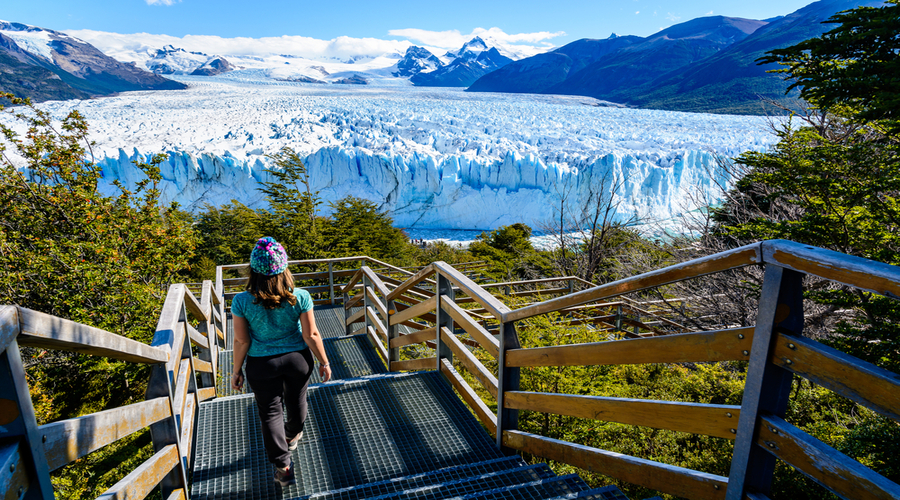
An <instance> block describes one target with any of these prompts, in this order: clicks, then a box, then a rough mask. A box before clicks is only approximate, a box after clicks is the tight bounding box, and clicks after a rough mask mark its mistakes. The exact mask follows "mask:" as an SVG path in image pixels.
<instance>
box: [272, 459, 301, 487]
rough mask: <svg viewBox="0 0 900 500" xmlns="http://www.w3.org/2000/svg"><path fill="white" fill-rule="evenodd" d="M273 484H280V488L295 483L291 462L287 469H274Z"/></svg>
mask: <svg viewBox="0 0 900 500" xmlns="http://www.w3.org/2000/svg"><path fill="white" fill-rule="evenodd" d="M275 482H276V483H278V484H280V485H281V486H288V485H291V484H296V483H297V479H296V478H295V477H294V463H293V462H291V465H290V466H288V468H287V469H282V468H280V467H275Z"/></svg>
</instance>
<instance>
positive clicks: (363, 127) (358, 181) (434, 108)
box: [0, 70, 774, 229]
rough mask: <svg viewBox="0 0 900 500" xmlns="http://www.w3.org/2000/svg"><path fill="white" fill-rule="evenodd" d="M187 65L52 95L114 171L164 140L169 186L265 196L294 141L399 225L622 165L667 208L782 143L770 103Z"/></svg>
mask: <svg viewBox="0 0 900 500" xmlns="http://www.w3.org/2000/svg"><path fill="white" fill-rule="evenodd" d="M178 79H179V80H181V81H183V82H184V83H187V84H188V85H189V88H188V89H187V90H183V91H155V92H126V93H122V94H120V95H117V96H114V97H107V98H103V99H91V100H86V101H75V100H73V101H56V102H47V103H43V104H41V107H42V108H44V109H45V110H47V111H48V112H49V113H51V115H53V116H55V117H62V116H64V115H65V114H66V113H68V112H70V111H73V110H77V111H79V112H80V113H81V114H82V115H84V116H85V117H86V119H87V121H88V123H89V126H90V134H91V139H93V140H94V141H96V145H95V146H94V147H93V149H92V150H93V152H94V154H95V155H96V158H95V160H96V161H97V162H98V163H99V164H100V165H102V167H103V172H104V178H105V179H106V181H107V182H112V181H114V180H119V181H121V182H123V183H124V185H126V186H129V187H130V186H134V183H135V182H137V181H138V180H139V179H140V178H141V177H142V175H143V174H142V173H141V172H140V171H139V170H138V169H136V168H135V167H134V165H133V162H134V161H135V160H137V159H145V160H146V159H148V158H149V157H151V156H152V155H154V154H157V153H166V154H168V155H169V158H168V160H167V161H166V162H165V163H164V164H163V165H162V174H163V177H164V182H163V184H162V185H161V186H160V188H161V190H162V193H163V197H164V198H165V199H166V200H171V201H178V202H179V203H180V204H182V205H183V206H185V207H187V208H189V209H191V210H199V209H202V208H203V206H204V205H206V204H209V205H214V206H218V205H222V204H225V203H228V202H230V201H231V200H233V199H234V200H237V201H240V202H241V203H244V204H246V205H248V206H251V207H264V206H265V200H264V199H263V198H262V195H261V193H260V192H259V191H258V189H257V188H258V187H259V182H260V181H265V180H267V179H268V177H267V175H268V174H267V171H266V168H269V167H270V166H271V163H272V162H271V160H270V159H269V158H268V155H271V154H274V153H277V152H278V151H279V150H280V149H281V148H283V147H291V148H293V149H294V150H295V151H296V152H297V153H298V154H299V155H300V156H301V157H302V158H304V162H305V164H306V165H307V167H308V169H309V172H310V174H311V179H312V184H313V188H314V189H315V190H317V191H319V194H320V196H321V197H322V198H323V199H324V200H326V201H336V200H338V199H341V198H343V197H344V196H347V195H354V196H358V197H361V198H366V199H369V200H372V201H374V202H375V203H376V204H378V205H379V206H380V207H381V208H382V209H385V210H387V211H389V212H390V214H391V215H392V216H393V218H394V220H395V222H396V224H397V225H398V226H400V227H415V228H435V229H493V228H496V227H498V226H500V225H507V224H511V223H515V222H525V223H527V224H529V225H531V226H533V227H540V226H541V224H542V223H543V222H546V221H547V220H548V219H549V218H550V217H551V216H552V215H553V213H554V207H557V206H559V204H560V199H561V198H565V199H566V200H568V206H570V207H575V206H578V205H579V204H582V203H584V202H585V201H586V200H587V199H588V197H589V196H590V195H591V193H595V192H597V191H598V190H605V191H606V193H607V194H608V193H609V192H610V191H611V189H612V188H611V184H612V183H613V182H612V181H613V180H615V181H616V183H617V184H618V185H617V187H616V189H615V200H616V202H618V204H619V216H620V217H623V218H626V217H630V216H635V215H636V216H638V217H641V218H651V219H670V218H672V217H675V216H677V215H678V214H680V213H682V212H683V211H685V210H690V209H691V208H693V207H692V206H691V203H692V200H695V199H698V198H708V197H710V196H715V195H716V192H717V189H718V186H719V185H720V184H721V183H722V181H723V179H716V178H713V177H712V175H713V174H711V173H710V172H712V171H714V169H713V168H712V167H713V166H714V165H715V161H716V157H717V155H718V156H723V157H733V156H735V155H737V154H738V153H740V152H743V151H746V150H761V149H764V148H766V147H768V146H769V145H771V144H772V143H774V136H773V135H772V134H771V133H770V129H769V127H768V124H767V121H766V119H765V118H762V117H749V116H726V115H704V114H691V113H675V112H666V111H654V110H635V109H623V108H619V107H610V106H606V105H605V104H606V103H602V102H600V101H597V100H595V99H591V98H586V97H577V96H548V95H527V94H490V93H466V92H462V91H460V90H458V89H456V90H454V89H439V88H424V89H423V88H417V87H410V86H409V82H408V81H405V80H403V81H401V80H396V81H393V80H390V79H384V80H379V81H378V82H379V83H378V85H366V86H346V85H311V84H298V83H285V82H277V81H274V80H271V79H267V77H265V75H263V74H261V73H260V72H258V71H253V70H240V71H234V72H230V73H227V74H225V75H220V76H218V77H178ZM7 119H8V117H4V116H0V121H2V120H7ZM107 188H108V189H111V186H107ZM323 209H324V210H323V211H324V212H325V213H327V211H328V207H327V205H324V206H323Z"/></svg>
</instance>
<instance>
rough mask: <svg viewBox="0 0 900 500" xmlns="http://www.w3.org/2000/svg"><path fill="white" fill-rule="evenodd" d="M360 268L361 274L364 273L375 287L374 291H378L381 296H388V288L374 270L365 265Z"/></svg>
mask: <svg viewBox="0 0 900 500" xmlns="http://www.w3.org/2000/svg"><path fill="white" fill-rule="evenodd" d="M360 270H361V271H362V273H363V274H365V276H366V278H368V279H369V282H370V283H372V287H374V288H375V291H376V292H378V295H381V296H382V297H387V296H388V294H389V293H390V290H388V287H387V286H385V284H384V282H382V281H381V278H379V277H378V275H377V274H375V272H374V271H372V270H371V269H369V268H368V267H365V266H363V267H362V269H360Z"/></svg>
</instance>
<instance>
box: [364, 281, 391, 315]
mask: <svg viewBox="0 0 900 500" xmlns="http://www.w3.org/2000/svg"><path fill="white" fill-rule="evenodd" d="M366 295H368V296H369V303H370V304H372V305H373V306H375V309H377V310H378V313H379V314H381V317H382V318H385V321H387V317H388V312H387V307H385V305H384V303H383V302H382V301H381V299H380V298H378V296H377V295H375V290H372V288H371V287H366Z"/></svg>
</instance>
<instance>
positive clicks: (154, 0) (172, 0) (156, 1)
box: [144, 0, 181, 5]
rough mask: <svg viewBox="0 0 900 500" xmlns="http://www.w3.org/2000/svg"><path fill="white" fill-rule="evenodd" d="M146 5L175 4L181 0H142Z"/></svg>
mask: <svg viewBox="0 0 900 500" xmlns="http://www.w3.org/2000/svg"><path fill="white" fill-rule="evenodd" d="M144 1H145V2H147V5H175V4H176V3H178V2H180V1H181V0H144Z"/></svg>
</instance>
